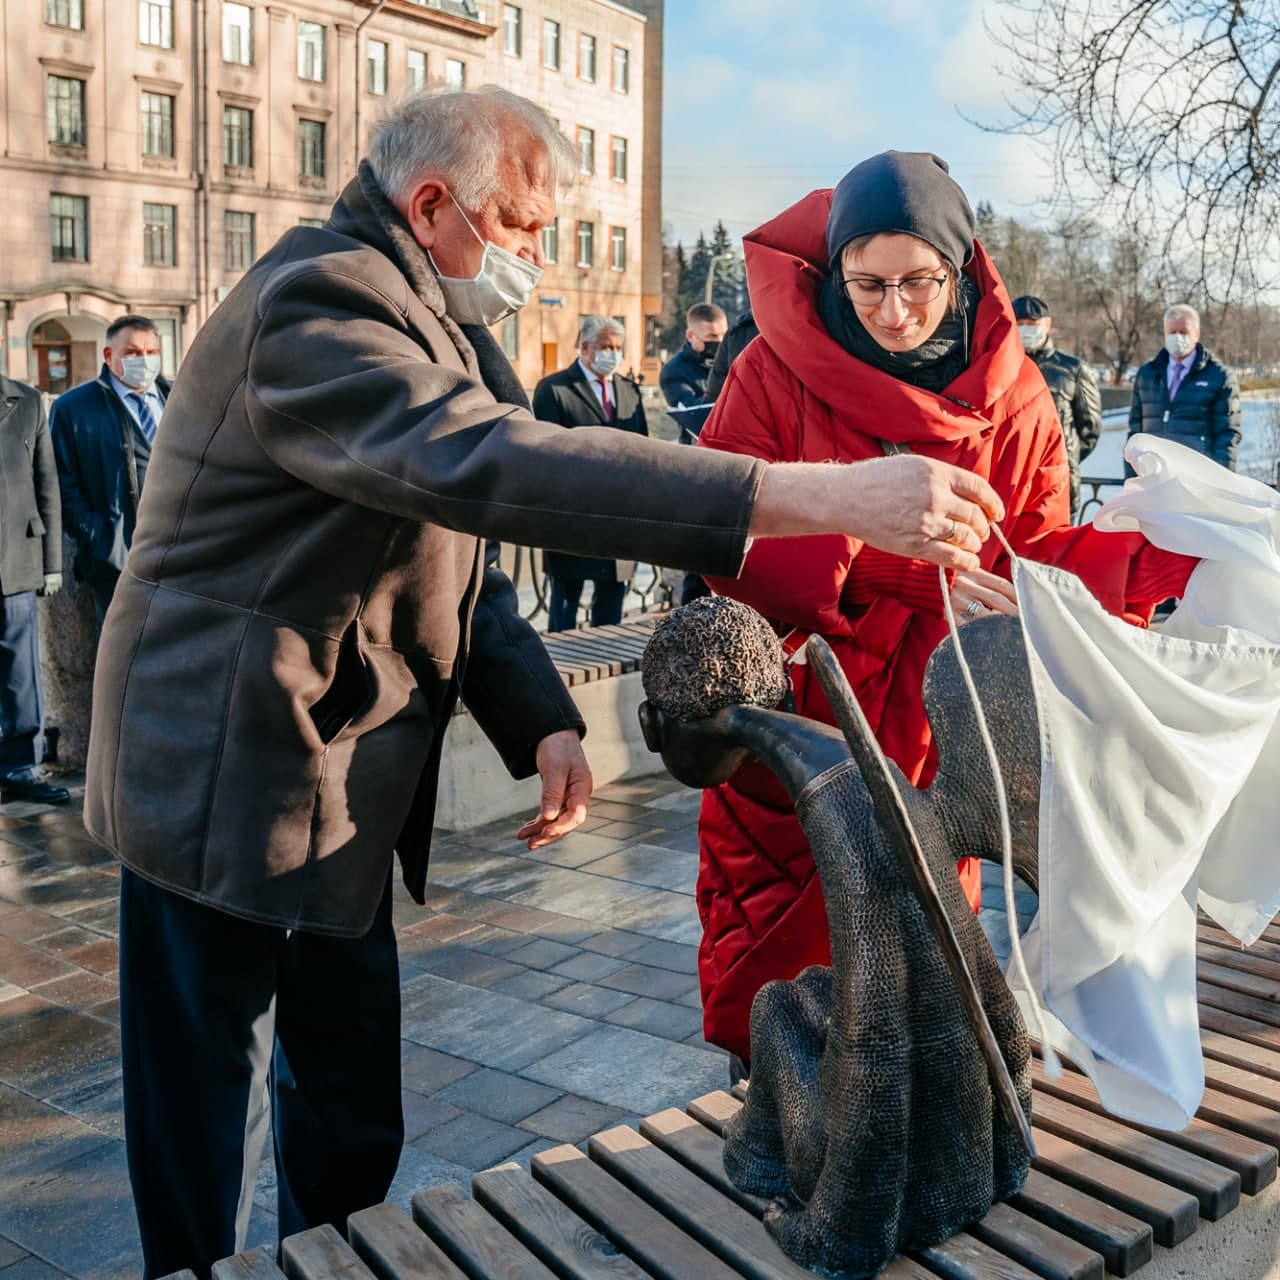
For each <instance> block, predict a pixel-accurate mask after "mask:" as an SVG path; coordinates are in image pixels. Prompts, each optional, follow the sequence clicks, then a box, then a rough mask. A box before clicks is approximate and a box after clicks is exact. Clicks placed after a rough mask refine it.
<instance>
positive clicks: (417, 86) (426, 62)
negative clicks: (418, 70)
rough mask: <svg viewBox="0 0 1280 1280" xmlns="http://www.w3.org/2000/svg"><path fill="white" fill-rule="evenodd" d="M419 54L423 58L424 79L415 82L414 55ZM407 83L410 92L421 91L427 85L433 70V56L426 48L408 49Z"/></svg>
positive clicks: (405, 64) (406, 58)
mask: <svg viewBox="0 0 1280 1280" xmlns="http://www.w3.org/2000/svg"><path fill="white" fill-rule="evenodd" d="M414 54H417V55H418V57H420V58H421V59H422V80H421V82H420V83H414V78H413V56H414ZM404 67H405V85H406V87H407V88H408V90H409V92H410V93H421V92H422V91H423V90H424V89H425V88H426V87H427V80H428V77H429V75H430V72H431V56H430V54H429V53H428V52H427V50H425V49H410V50H408V52H407V54H406V56H405V61H404Z"/></svg>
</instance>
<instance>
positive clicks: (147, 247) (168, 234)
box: [142, 200, 178, 268]
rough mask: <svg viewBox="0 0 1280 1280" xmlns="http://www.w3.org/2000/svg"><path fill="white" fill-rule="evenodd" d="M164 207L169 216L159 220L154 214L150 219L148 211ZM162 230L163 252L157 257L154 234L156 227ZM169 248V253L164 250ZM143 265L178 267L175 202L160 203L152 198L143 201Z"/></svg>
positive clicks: (176, 207)
mask: <svg viewBox="0 0 1280 1280" xmlns="http://www.w3.org/2000/svg"><path fill="white" fill-rule="evenodd" d="M156 209H164V210H167V217H162V218H161V219H159V220H158V221H157V220H156V219H155V218H154V216H152V220H151V221H148V213H149V211H151V210H156ZM157 228H158V229H159V232H160V244H161V249H162V253H161V256H160V257H159V258H157V257H156V256H155V255H154V254H153V253H152V249H153V247H154V243H155V241H154V236H153V232H154V231H155V230H156V229H157ZM165 248H167V250H168V253H167V254H165V253H164V252H163V250H164V249H165ZM142 265H143V266H144V267H166V268H167V267H176V266H177V265H178V206H177V205H174V204H160V203H158V202H155V201H151V200H144V201H143V202H142Z"/></svg>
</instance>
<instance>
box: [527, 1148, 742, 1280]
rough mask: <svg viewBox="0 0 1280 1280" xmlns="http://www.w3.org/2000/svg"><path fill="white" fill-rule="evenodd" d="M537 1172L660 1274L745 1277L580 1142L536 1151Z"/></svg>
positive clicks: (668, 1278) (710, 1279)
mask: <svg viewBox="0 0 1280 1280" xmlns="http://www.w3.org/2000/svg"><path fill="white" fill-rule="evenodd" d="M533 1176H534V1177H535V1178H537V1179H538V1181H539V1182H541V1183H542V1184H543V1185H544V1186H547V1187H549V1188H550V1189H551V1190H552V1191H554V1192H555V1194H556V1195H557V1196H559V1197H560V1199H561V1200H563V1201H564V1202H565V1203H566V1204H567V1205H568V1206H569V1207H570V1208H571V1209H572V1210H573V1211H574V1212H575V1213H576V1214H578V1216H579V1217H581V1218H584V1219H585V1220H586V1221H587V1222H589V1223H590V1224H591V1225H592V1226H593V1227H594V1228H595V1229H596V1230H597V1231H599V1232H600V1233H601V1234H603V1235H604V1236H606V1237H608V1239H609V1240H611V1241H612V1242H613V1244H614V1245H615V1246H616V1247H617V1248H618V1249H620V1250H621V1251H622V1252H623V1253H625V1254H626V1255H627V1256H628V1257H630V1258H632V1259H634V1260H635V1261H636V1262H637V1263H639V1264H640V1266H642V1267H643V1268H644V1269H645V1270H646V1271H649V1272H650V1273H651V1274H652V1275H654V1276H656V1277H657V1278H658V1280H686V1278H687V1277H692V1276H697V1277H698V1280H741V1278H740V1277H739V1275H738V1273H737V1272H736V1271H734V1270H733V1269H732V1268H730V1267H729V1266H727V1265H726V1264H725V1263H723V1262H721V1261H720V1259H719V1258H717V1257H716V1256H715V1255H714V1254H712V1253H710V1252H708V1250H706V1249H704V1248H703V1247H702V1245H700V1244H699V1243H698V1242H697V1241H696V1240H694V1239H693V1238H692V1237H691V1236H688V1235H686V1234H685V1233H684V1232H683V1231H681V1230H680V1229H679V1227H677V1226H676V1225H675V1224H674V1223H672V1222H669V1221H668V1220H667V1219H666V1218H664V1217H663V1216H662V1215H661V1214H660V1213H659V1212H658V1211H657V1210H656V1209H653V1208H652V1207H650V1206H649V1205H648V1204H646V1203H645V1202H644V1201H643V1200H642V1199H640V1197H639V1196H637V1195H636V1194H635V1193H634V1192H632V1191H628V1190H627V1188H626V1187H624V1186H623V1185H622V1184H621V1183H620V1182H618V1181H617V1179H615V1178H612V1177H610V1176H609V1174H607V1173H606V1172H605V1171H604V1170H603V1169H602V1168H600V1166H599V1165H597V1164H595V1163H594V1162H593V1161H591V1160H588V1159H587V1157H586V1156H585V1155H583V1154H582V1152H581V1151H579V1150H578V1149H577V1148H576V1147H570V1146H563V1147H553V1148H552V1149H551V1150H549V1151H543V1152H540V1153H539V1154H538V1155H536V1156H534V1158H533Z"/></svg>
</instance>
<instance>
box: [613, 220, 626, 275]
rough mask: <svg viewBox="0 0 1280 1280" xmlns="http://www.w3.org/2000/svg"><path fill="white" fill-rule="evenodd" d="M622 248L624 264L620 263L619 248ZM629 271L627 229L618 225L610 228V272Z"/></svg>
mask: <svg viewBox="0 0 1280 1280" xmlns="http://www.w3.org/2000/svg"><path fill="white" fill-rule="evenodd" d="M619 245H621V246H622V262H621V263H620V264H619V262H618V246H619ZM626 269H627V229H626V227H622V226H618V225H617V224H616V223H615V224H614V225H613V226H611V227H610V228H609V270H610V271H625V270H626Z"/></svg>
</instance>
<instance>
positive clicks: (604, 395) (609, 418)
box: [600, 378, 618, 422]
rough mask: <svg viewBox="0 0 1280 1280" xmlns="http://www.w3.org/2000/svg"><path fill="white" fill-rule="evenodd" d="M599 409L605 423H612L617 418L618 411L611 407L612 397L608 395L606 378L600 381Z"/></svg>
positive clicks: (607, 380)
mask: <svg viewBox="0 0 1280 1280" xmlns="http://www.w3.org/2000/svg"><path fill="white" fill-rule="evenodd" d="M600 407H601V408H602V409H603V410H604V420H605V421H606V422H613V421H614V420H615V419H616V418H617V416H618V411H617V410H616V409H615V408H614V407H613V397H612V396H610V394H609V379H608V378H601V379H600Z"/></svg>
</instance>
